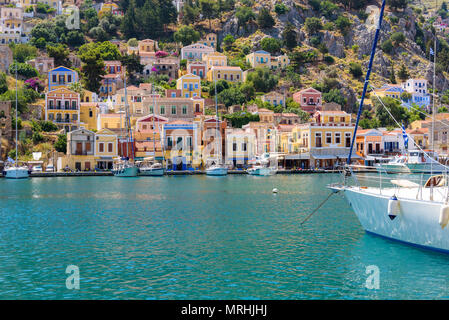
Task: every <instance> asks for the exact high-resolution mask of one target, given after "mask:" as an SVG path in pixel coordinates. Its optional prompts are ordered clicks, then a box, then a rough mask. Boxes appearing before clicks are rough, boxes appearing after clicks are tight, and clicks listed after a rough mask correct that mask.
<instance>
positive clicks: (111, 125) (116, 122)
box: [98, 113, 138, 134]
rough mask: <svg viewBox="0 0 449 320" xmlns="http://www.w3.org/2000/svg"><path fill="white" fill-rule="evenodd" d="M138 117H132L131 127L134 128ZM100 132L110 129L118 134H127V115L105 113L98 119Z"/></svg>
mask: <svg viewBox="0 0 449 320" xmlns="http://www.w3.org/2000/svg"><path fill="white" fill-rule="evenodd" d="M137 119H138V117H134V116H131V117H130V122H131V127H132V128H134V127H135V125H136V122H137ZM98 122H99V124H98V130H101V129H109V130H112V131H114V132H115V133H117V134H120V133H121V132H123V134H125V113H105V114H100V115H99V119H98Z"/></svg>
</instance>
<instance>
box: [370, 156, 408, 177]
mask: <svg viewBox="0 0 449 320" xmlns="http://www.w3.org/2000/svg"><path fill="white" fill-rule="evenodd" d="M406 161H407V157H406V156H402V155H401V156H396V157H394V159H392V160H390V161H388V162H386V163H376V164H375V165H374V167H375V168H376V169H377V171H379V172H383V173H390V174H394V173H410V169H409V168H408V167H407V165H406Z"/></svg>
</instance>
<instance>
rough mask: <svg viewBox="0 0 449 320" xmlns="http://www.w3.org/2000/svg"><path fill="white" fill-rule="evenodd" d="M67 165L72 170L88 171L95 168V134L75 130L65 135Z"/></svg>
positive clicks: (83, 130) (85, 130) (84, 130)
mask: <svg viewBox="0 0 449 320" xmlns="http://www.w3.org/2000/svg"><path fill="white" fill-rule="evenodd" d="M67 165H68V166H69V168H70V169H72V170H77V171H90V170H93V169H94V167H95V133H94V132H92V131H89V130H87V129H84V128H82V129H77V130H73V131H70V132H69V133H68V134H67Z"/></svg>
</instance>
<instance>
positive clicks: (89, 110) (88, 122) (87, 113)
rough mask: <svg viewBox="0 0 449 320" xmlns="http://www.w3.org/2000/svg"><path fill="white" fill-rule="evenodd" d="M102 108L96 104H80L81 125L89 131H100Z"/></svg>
mask: <svg viewBox="0 0 449 320" xmlns="http://www.w3.org/2000/svg"><path fill="white" fill-rule="evenodd" d="M99 114H100V107H99V106H98V103H96V102H85V103H80V125H81V126H84V127H85V128H86V129H87V130H95V131H96V130H98V127H97V125H98V116H99Z"/></svg>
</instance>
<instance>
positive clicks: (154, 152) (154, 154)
mask: <svg viewBox="0 0 449 320" xmlns="http://www.w3.org/2000/svg"><path fill="white" fill-rule="evenodd" d="M151 93H152V94H153V157H154V161H156V132H155V130H156V127H155V126H154V115H155V113H156V99H155V97H154V78H153V84H152V86H151ZM159 134H160V133H159Z"/></svg>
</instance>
